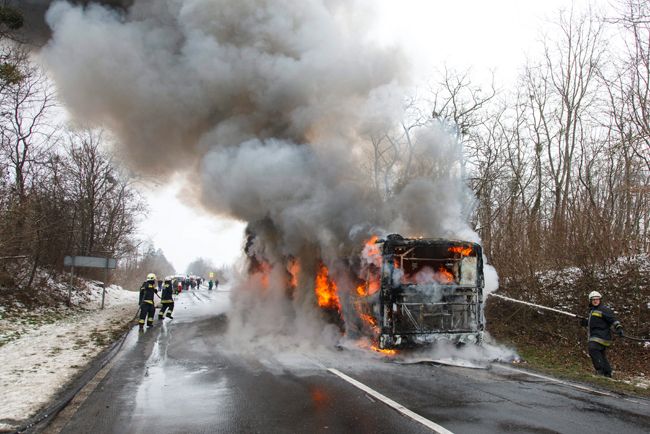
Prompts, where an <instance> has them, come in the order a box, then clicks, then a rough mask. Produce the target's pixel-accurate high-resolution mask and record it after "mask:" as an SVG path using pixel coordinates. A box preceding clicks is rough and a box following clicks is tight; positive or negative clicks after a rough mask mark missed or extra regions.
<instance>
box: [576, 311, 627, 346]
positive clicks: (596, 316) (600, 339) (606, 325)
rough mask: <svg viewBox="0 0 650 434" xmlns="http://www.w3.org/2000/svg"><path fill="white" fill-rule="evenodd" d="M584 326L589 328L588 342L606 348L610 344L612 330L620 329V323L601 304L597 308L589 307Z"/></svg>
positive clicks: (612, 313) (611, 312)
mask: <svg viewBox="0 0 650 434" xmlns="http://www.w3.org/2000/svg"><path fill="white" fill-rule="evenodd" d="M583 321H584V322H586V324H584V322H583V324H584V325H586V326H587V327H588V328H589V342H597V343H599V344H601V345H604V346H606V347H608V346H610V345H611V344H612V330H611V327H612V326H614V328H615V329H619V328H621V327H622V326H621V323H620V322H619V321H618V319H616V316H615V315H614V312H613V311H612V310H611V309H610V308H609V307H607V306H603V305H602V304H601V305H599V306H590V308H589V315H588V316H587V319H586V320H583Z"/></svg>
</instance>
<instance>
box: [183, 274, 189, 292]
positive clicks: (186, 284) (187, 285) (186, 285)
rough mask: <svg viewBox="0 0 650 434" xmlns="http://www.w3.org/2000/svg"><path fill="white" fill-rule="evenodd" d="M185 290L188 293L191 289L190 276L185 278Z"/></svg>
mask: <svg viewBox="0 0 650 434" xmlns="http://www.w3.org/2000/svg"><path fill="white" fill-rule="evenodd" d="M183 289H184V290H185V291H188V290H189V289H190V276H186V277H185V280H184V281H183Z"/></svg>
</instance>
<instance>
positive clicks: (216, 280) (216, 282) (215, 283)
mask: <svg viewBox="0 0 650 434" xmlns="http://www.w3.org/2000/svg"><path fill="white" fill-rule="evenodd" d="M218 286H219V279H214V289H215V291H216V290H217V287H218Z"/></svg>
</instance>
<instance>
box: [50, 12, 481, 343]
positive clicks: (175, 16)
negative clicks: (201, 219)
mask: <svg viewBox="0 0 650 434" xmlns="http://www.w3.org/2000/svg"><path fill="white" fill-rule="evenodd" d="M372 10H373V3H372V2H370V1H351V0H304V1H292V0H238V1H231V0H221V1H219V0H156V1H139V0H136V1H134V2H133V5H132V6H131V7H130V8H129V9H128V10H127V11H121V12H120V11H115V10H111V9H107V8H105V7H102V6H99V5H90V6H87V7H79V6H74V5H71V4H69V3H67V2H57V3H54V4H53V6H52V7H51V8H50V10H49V12H48V15H47V20H48V22H49V24H50V26H51V28H52V30H53V36H52V39H51V41H50V43H49V44H48V45H47V46H46V47H45V49H44V50H43V58H44V60H45V62H46V63H47V65H48V66H49V70H50V71H51V74H52V77H53V78H54V80H55V81H56V83H57V86H58V89H59V91H60V96H61V98H62V99H63V101H64V102H65V103H66V106H67V107H68V109H69V110H70V112H71V113H72V114H73V116H74V117H76V118H77V119H79V120H82V121H83V122H84V123H85V124H88V123H91V124H95V125H98V126H103V127H105V128H108V129H110V131H112V132H113V134H114V135H115V136H116V137H117V138H118V139H119V140H118V143H120V149H119V151H120V154H121V156H122V157H123V159H124V160H125V161H126V162H127V163H128V164H130V165H131V166H132V167H134V168H136V169H137V170H139V171H141V172H143V173H147V174H151V175H156V174H158V173H161V172H166V171H169V170H170V168H179V167H182V168H185V169H186V170H188V171H195V170H199V169H200V173H201V174H202V176H201V177H200V182H196V183H195V184H194V185H192V186H191V187H192V191H195V192H197V196H198V197H200V199H201V201H202V203H203V204H205V206H206V207H207V208H209V209H211V210H212V211H214V212H215V213H216V214H219V215H227V216H230V217H234V218H237V219H240V220H243V221H246V222H248V223H249V231H250V233H251V234H252V236H251V238H250V239H249V243H248V246H247V252H248V253H249V255H250V256H251V257H252V259H251V260H252V262H253V263H254V264H255V265H256V271H259V273H257V274H255V273H253V275H251V273H250V272H249V271H250V270H249V269H247V270H244V272H243V275H244V276H245V278H242V281H243V283H241V284H240V285H239V288H238V289H237V291H236V292H235V294H236V295H235V296H234V308H233V312H232V314H231V325H232V329H233V330H236V334H237V339H238V340H239V341H240V342H241V341H242V338H244V339H243V340H244V341H248V342H251V341H254V340H256V339H262V340H263V339H264V336H265V335H273V336H274V337H277V336H282V335H287V336H293V337H295V336H297V335H299V336H302V337H306V338H308V339H310V340H316V339H317V338H320V339H322V338H323V336H325V337H326V339H328V340H329V341H331V340H332V339H336V337H337V333H338V332H337V330H336V327H334V326H324V325H323V324H324V322H323V321H321V314H320V312H319V311H318V309H317V308H316V303H315V297H314V292H313V286H314V276H315V274H316V272H317V270H318V268H319V266H320V264H321V262H323V263H325V264H326V265H327V266H328V268H329V270H330V275H332V276H335V277H336V283H337V285H338V289H339V292H340V294H342V295H341V297H342V298H343V300H341V302H342V304H343V305H344V307H345V305H346V299H345V294H346V293H349V292H350V291H352V290H353V288H354V287H355V285H356V284H357V282H356V279H358V277H359V276H358V275H357V274H358V270H359V269H360V267H359V253H360V252H361V249H363V246H364V240H366V239H368V238H369V237H370V235H372V234H379V235H383V234H386V233H390V232H397V233H401V234H403V235H410V236H417V235H422V236H427V237H449V238H457V239H466V240H469V241H477V236H476V235H475V233H474V232H473V231H471V230H470V228H469V227H468V225H467V224H466V223H465V221H466V219H465V216H464V215H463V209H464V205H465V204H464V198H465V197H466V193H465V191H464V188H463V183H462V180H461V163H460V161H461V156H460V149H459V147H458V146H457V144H456V142H455V141H454V140H453V139H451V138H450V136H449V135H447V134H445V133H444V132H443V131H442V129H441V128H434V127H431V126H428V127H420V128H412V129H405V125H407V124H408V122H409V120H408V119H407V118H406V117H405V112H404V110H402V98H403V95H404V90H403V89H404V87H405V86H407V85H408V84H409V83H408V80H409V71H408V62H407V59H406V58H405V56H404V55H403V54H402V52H401V51H400V49H399V48H397V47H382V46H379V45H377V44H375V43H373V42H372V40H371V39H370V38H369V37H368V36H367V35H368V29H369V26H370V24H371V22H372V17H371V13H370V11H372ZM402 122H404V123H405V124H404V125H402V124H401V123H402ZM409 125H411V124H409ZM406 132H408V136H406ZM397 140H401V143H402V145H399V144H397V143H395V142H396V141H397ZM400 146H401V147H400ZM398 151H399V152H398ZM188 182H192V181H191V180H190V181H188ZM288 264H297V265H295V266H296V269H297V270H299V271H295V272H293V271H291V270H289V269H288ZM253 268H255V267H253ZM290 275H292V276H290ZM290 277H292V278H293V279H294V280H295V282H293V283H292V284H291V285H289V286H288V285H287V282H288V280H290ZM344 310H345V309H344ZM343 317H344V318H345V312H344V313H343Z"/></svg>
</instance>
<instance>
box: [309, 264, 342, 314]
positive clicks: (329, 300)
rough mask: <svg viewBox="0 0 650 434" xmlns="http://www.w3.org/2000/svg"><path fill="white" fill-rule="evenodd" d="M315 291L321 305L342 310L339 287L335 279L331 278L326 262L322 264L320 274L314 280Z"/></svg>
mask: <svg viewBox="0 0 650 434" xmlns="http://www.w3.org/2000/svg"><path fill="white" fill-rule="evenodd" d="M314 291H315V292H316V298H317V299H318V305H319V306H320V307H324V308H327V309H337V310H338V311H339V312H340V311H341V302H340V300H339V296H338V287H337V286H336V283H335V282H334V281H333V280H330V278H329V270H328V269H327V267H326V266H325V264H320V267H319V269H318V275H317V276H316V281H315V282H314Z"/></svg>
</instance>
